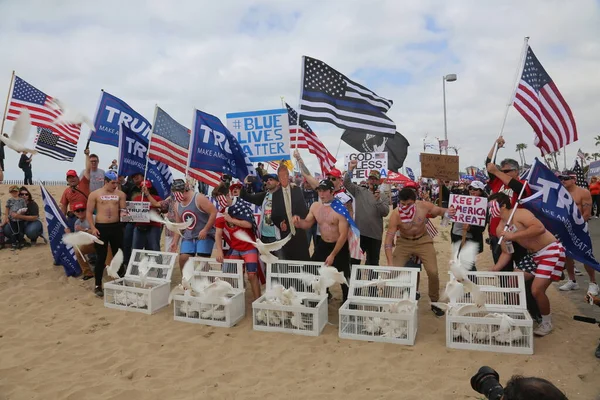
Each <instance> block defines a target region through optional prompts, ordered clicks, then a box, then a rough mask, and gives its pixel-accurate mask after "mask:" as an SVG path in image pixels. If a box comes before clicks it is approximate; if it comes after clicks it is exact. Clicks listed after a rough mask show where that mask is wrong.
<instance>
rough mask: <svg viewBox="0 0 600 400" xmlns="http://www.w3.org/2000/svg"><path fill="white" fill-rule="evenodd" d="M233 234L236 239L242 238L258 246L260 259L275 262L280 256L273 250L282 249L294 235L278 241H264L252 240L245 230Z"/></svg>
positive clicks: (243, 240)
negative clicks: (276, 255) (274, 253)
mask: <svg viewBox="0 0 600 400" xmlns="http://www.w3.org/2000/svg"><path fill="white" fill-rule="evenodd" d="M233 236H235V237H236V239H238V240H241V241H242V242H246V243H250V244H251V245H253V246H254V247H256V249H257V250H258V252H259V253H260V259H261V260H263V261H264V262H265V263H275V262H277V261H279V258H277V257H275V256H274V255H273V254H271V252H272V251H277V250H279V249H281V248H282V247H283V246H285V244H286V243H287V242H289V241H290V239H291V238H292V235H287V236H286V237H285V238H283V239H281V240H278V241H277V242H273V243H263V242H262V241H261V240H260V239H256V241H254V240H252V238H251V237H250V235H248V234H247V233H246V232H244V231H243V230H238V231H236V232H234V233H233Z"/></svg>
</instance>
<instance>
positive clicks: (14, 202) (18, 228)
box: [2, 185, 27, 250]
mask: <svg viewBox="0 0 600 400" xmlns="http://www.w3.org/2000/svg"><path fill="white" fill-rule="evenodd" d="M8 192H9V193H10V196H11V197H10V198H9V199H8V200H6V207H5V212H4V216H3V217H2V226H3V228H4V236H5V237H6V238H8V239H9V240H10V243H11V244H12V248H13V250H17V249H21V248H23V246H24V236H25V224H24V222H23V221H22V220H20V219H16V218H15V217H14V216H15V215H16V214H22V213H24V212H25V211H26V210H27V203H26V202H25V199H24V198H22V197H19V187H18V186H17V185H12V186H11V187H9V188H8Z"/></svg>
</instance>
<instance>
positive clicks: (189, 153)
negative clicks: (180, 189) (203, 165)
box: [184, 108, 196, 184]
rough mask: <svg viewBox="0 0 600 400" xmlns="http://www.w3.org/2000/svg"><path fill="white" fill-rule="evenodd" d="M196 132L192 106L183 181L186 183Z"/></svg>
mask: <svg viewBox="0 0 600 400" xmlns="http://www.w3.org/2000/svg"><path fill="white" fill-rule="evenodd" d="M195 134H196V109H195V108H194V117H193V118H192V131H191V134H190V144H188V159H187V163H186V165H185V177H184V179H185V182H186V184H187V180H188V172H189V169H190V162H191V159H192V143H194V137H195Z"/></svg>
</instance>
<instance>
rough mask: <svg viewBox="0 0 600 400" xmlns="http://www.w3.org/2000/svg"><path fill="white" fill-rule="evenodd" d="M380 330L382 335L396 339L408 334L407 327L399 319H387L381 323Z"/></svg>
mask: <svg viewBox="0 0 600 400" xmlns="http://www.w3.org/2000/svg"><path fill="white" fill-rule="evenodd" d="M381 331H382V332H383V334H382V335H381V336H382V337H389V338H395V339H398V338H403V337H407V336H408V328H407V327H406V326H404V325H403V324H402V322H401V321H395V320H388V321H386V322H385V323H384V324H383V325H382V327H381Z"/></svg>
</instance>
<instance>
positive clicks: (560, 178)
mask: <svg viewBox="0 0 600 400" xmlns="http://www.w3.org/2000/svg"><path fill="white" fill-rule="evenodd" d="M558 179H559V180H561V181H570V180H571V179H573V177H572V176H559V177H558Z"/></svg>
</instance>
